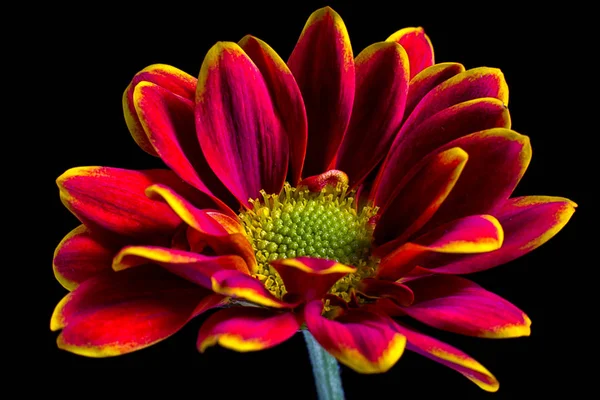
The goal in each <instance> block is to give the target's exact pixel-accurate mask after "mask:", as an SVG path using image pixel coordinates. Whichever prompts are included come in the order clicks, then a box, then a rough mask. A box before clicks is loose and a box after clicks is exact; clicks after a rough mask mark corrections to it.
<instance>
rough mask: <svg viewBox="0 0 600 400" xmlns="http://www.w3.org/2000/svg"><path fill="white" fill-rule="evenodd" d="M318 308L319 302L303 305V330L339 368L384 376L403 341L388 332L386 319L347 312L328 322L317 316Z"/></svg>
mask: <svg viewBox="0 0 600 400" xmlns="http://www.w3.org/2000/svg"><path fill="white" fill-rule="evenodd" d="M322 308H323V303H322V302H321V300H315V301H312V302H310V303H308V304H307V305H306V308H305V311H304V317H305V320H306V327H307V328H308V330H309V331H310V333H311V334H312V335H313V336H314V337H315V339H316V340H317V342H318V343H319V344H320V345H321V346H323V348H324V349H325V350H327V351H328V352H329V353H330V354H332V355H333V356H334V357H335V358H337V359H338V361H339V362H341V363H342V364H344V365H346V366H347V367H350V368H352V369H353V370H355V371H356V372H360V373H363V374H373V373H380V372H386V371H387V370H389V369H390V368H391V367H392V366H393V365H394V364H396V361H398V360H399V359H400V356H402V353H403V352H404V345H405V343H406V338H405V337H404V336H403V335H401V334H399V333H398V332H397V331H396V330H394V329H392V327H391V320H389V317H383V316H380V315H377V314H372V313H369V312H365V311H362V310H351V311H348V312H347V313H346V314H344V315H342V316H341V317H339V318H338V319H336V320H335V321H332V320H329V319H327V318H325V317H322V316H321V311H322ZM388 320H389V321H388Z"/></svg>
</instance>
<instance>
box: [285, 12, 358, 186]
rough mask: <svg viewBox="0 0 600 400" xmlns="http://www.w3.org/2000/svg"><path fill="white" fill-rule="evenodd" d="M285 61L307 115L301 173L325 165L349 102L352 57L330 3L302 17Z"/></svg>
mask: <svg viewBox="0 0 600 400" xmlns="http://www.w3.org/2000/svg"><path fill="white" fill-rule="evenodd" d="M288 66H289V67H290V71H292V73H293V74H294V77H295V78H296V82H298V87H299V88H300V91H301V92H302V98H303V99H304V106H305V107H306V115H307V119H308V132H309V137H308V147H307V152H306V161H305V164H304V172H303V175H304V176H311V175H318V174H320V173H322V172H325V171H327V170H328V169H329V166H330V164H331V162H332V161H333V159H334V157H335V154H336V152H337V149H338V146H339V144H340V142H341V140H342V137H343V136H344V132H345V131H346V127H347V126H348V122H349V121H350V113H351V111H352V103H353V101H354V85H355V83H354V79H355V78H354V57H353V55H352V46H351V45H350V38H349V37H348V31H347V30H346V26H345V25H344V21H342V18H341V17H340V16H339V15H338V13H336V12H335V11H333V10H332V9H331V8H330V7H325V8H321V9H319V10H317V11H315V12H314V13H312V14H311V16H310V17H309V18H308V21H307V22H306V25H305V26H304V29H303V30H302V34H301V35H300V39H298V43H297V44H296V47H295V48H294V50H293V52H292V54H291V56H290V58H289V60H288Z"/></svg>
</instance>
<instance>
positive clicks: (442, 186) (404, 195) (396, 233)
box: [374, 147, 468, 248]
mask: <svg viewBox="0 0 600 400" xmlns="http://www.w3.org/2000/svg"><path fill="white" fill-rule="evenodd" d="M467 159H468V155H467V153H465V152H464V151H463V150H462V149H460V148H458V147H453V148H451V149H448V150H446V151H442V152H440V153H438V154H432V155H430V156H429V157H427V158H425V159H424V160H423V161H422V162H421V163H419V164H418V165H416V166H415V167H414V168H413V169H412V170H411V171H410V172H409V173H408V174H407V175H406V176H405V177H404V179H403V180H402V181H401V182H399V184H398V185H397V188H396V189H395V191H394V193H393V194H392V195H391V197H390V200H389V201H388V202H387V203H386V204H385V205H383V206H382V207H381V211H380V212H379V215H380V216H381V217H380V218H379V221H378V223H377V225H376V227H375V232H374V243H375V244H376V245H384V244H385V243H389V241H393V242H392V243H389V245H388V246H391V247H392V248H393V247H398V246H399V245H400V244H401V243H402V242H403V241H405V240H406V239H407V238H409V237H410V236H411V235H412V234H413V233H415V232H416V231H418V230H419V229H420V228H422V227H423V225H425V224H426V223H427V221H429V219H430V218H431V217H432V216H433V215H434V213H435V212H436V211H437V210H438V208H440V206H441V205H442V203H443V201H444V200H445V199H446V197H448V194H449V193H450V191H451V190H452V188H453V187H454V185H455V184H456V182H457V181H458V179H459V177H460V174H461V173H462V171H463V169H464V167H465V164H466V163H467ZM381 200H385V199H384V198H382V199H381ZM375 204H378V203H375Z"/></svg>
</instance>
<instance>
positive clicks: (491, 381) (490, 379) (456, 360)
mask: <svg viewBox="0 0 600 400" xmlns="http://www.w3.org/2000/svg"><path fill="white" fill-rule="evenodd" d="M395 327H396V329H397V331H398V332H400V333H401V334H402V335H404V336H406V348H407V349H408V350H410V351H414V352H416V353H419V354H421V355H422V356H425V357H427V358H429V359H431V360H433V361H436V362H439V363H440V364H442V365H445V366H447V367H449V368H452V369H453V370H455V371H457V372H459V373H461V374H462V375H464V376H465V377H466V378H468V379H469V380H471V381H472V382H473V383H475V384H476V385H477V386H479V387H480V388H482V389H483V390H485V391H487V392H496V391H497V390H498V388H499V387H500V384H499V383H498V380H497V379H496V378H495V377H494V375H492V374H491V373H490V371H488V370H487V369H486V368H485V367H484V366H483V365H481V364H479V363H478V362H477V361H475V360H474V359H473V358H471V357H470V356H468V355H467V354H465V353H463V352H462V351H460V350H458V349H457V348H454V347H452V346H450V345H448V344H446V343H444V342H441V341H439V340H437V339H434V338H432V337H429V336H426V335H423V334H422V333H419V332H417V331H415V330H413V329H410V328H408V327H406V326H404V325H402V326H401V325H398V324H395Z"/></svg>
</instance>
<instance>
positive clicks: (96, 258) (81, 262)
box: [52, 225, 116, 290]
mask: <svg viewBox="0 0 600 400" xmlns="http://www.w3.org/2000/svg"><path fill="white" fill-rule="evenodd" d="M115 252H116V248H115V247H114V246H111V245H110V244H107V243H104V241H102V240H100V239H99V238H97V237H95V236H94V235H92V234H91V233H90V231H89V230H88V229H87V228H86V227H85V226H83V225H79V226H78V227H77V228H75V229H73V230H72V231H71V232H69V233H68V234H67V236H65V237H64V239H63V240H62V241H61V242H60V243H59V244H58V246H57V247H56V250H55V251H54V260H53V262H52V267H53V269H54V276H55V277H56V280H57V281H58V282H60V284H61V285H63V287H64V288H65V289H67V290H74V289H75V288H76V287H77V286H78V285H79V284H80V283H82V282H85V281H86V280H87V279H89V278H91V277H93V276H95V275H97V274H98V273H100V272H102V271H106V270H109V269H110V265H111V262H112V258H113V255H114V254H115Z"/></svg>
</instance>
